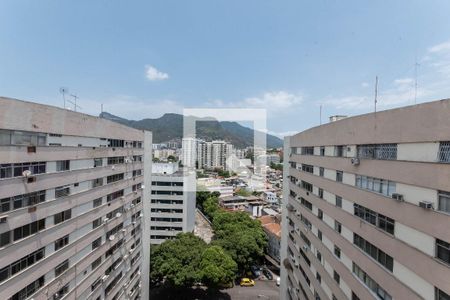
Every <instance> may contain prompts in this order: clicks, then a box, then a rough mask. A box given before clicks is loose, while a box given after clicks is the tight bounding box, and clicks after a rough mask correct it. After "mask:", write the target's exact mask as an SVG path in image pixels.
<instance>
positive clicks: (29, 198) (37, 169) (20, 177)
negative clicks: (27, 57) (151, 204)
mask: <svg viewBox="0 0 450 300" xmlns="http://www.w3.org/2000/svg"><path fill="white" fill-rule="evenodd" d="M151 149H152V136H151V133H150V132H145V131H141V130H136V129H132V128H129V127H126V126H124V125H120V124H118V123H114V122H111V121H108V120H104V119H100V118H97V117H93V116H89V115H86V114H81V113H76V112H72V111H69V110H65V109H61V108H56V107H51V106H46V105H40V104H35V103H30V102H24V101H18V100H13V99H8V98H0V298H1V299H10V300H23V299H35V300H38V299H63V298H64V299H133V300H134V299H140V298H141V297H143V298H144V297H148V294H147V292H148V291H145V293H142V292H141V286H142V287H143V289H144V290H147V289H145V287H148V286H149V275H148V274H149V263H148V259H143V258H146V257H149V255H150V254H149V252H150V251H149V247H148V246H147V245H149V244H150V239H149V233H148V237H147V236H146V235H143V234H142V231H144V233H145V228H146V227H145V226H144V224H145V223H146V220H145V217H143V215H144V216H149V214H147V213H146V214H144V209H145V210H146V208H144V206H145V205H144V203H145V201H144V200H145V199H146V198H147V199H149V198H150V197H149V196H150V187H151V178H150V173H151V171H150V170H151ZM144 157H145V159H144ZM144 174H145V175H146V176H144ZM144 186H147V187H148V189H144ZM147 224H148V223H147ZM143 245H145V247H143Z"/></svg>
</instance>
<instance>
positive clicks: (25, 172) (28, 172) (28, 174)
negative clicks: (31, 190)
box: [22, 170, 32, 177]
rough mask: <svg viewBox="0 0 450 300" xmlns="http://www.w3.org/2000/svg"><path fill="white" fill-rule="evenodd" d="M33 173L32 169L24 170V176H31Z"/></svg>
mask: <svg viewBox="0 0 450 300" xmlns="http://www.w3.org/2000/svg"><path fill="white" fill-rule="evenodd" d="M31 174H32V173H31V171H30V170H25V171H23V172H22V176H23V177H30V176H31Z"/></svg>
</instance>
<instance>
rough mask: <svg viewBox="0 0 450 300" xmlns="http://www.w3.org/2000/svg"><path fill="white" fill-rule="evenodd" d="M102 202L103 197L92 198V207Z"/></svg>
mask: <svg viewBox="0 0 450 300" xmlns="http://www.w3.org/2000/svg"><path fill="white" fill-rule="evenodd" d="M102 203H103V198H97V199H94V203H93V207H98V206H100V205H102Z"/></svg>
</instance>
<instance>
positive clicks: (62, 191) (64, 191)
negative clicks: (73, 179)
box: [55, 185, 70, 198]
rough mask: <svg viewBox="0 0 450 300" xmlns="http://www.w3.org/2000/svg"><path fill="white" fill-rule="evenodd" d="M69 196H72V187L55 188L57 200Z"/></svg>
mask: <svg viewBox="0 0 450 300" xmlns="http://www.w3.org/2000/svg"><path fill="white" fill-rule="evenodd" d="M68 195H70V187H69V186H68V185H66V186H59V187H57V188H55V198H60V197H65V196H68Z"/></svg>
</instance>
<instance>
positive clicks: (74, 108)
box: [67, 94, 82, 111]
mask: <svg viewBox="0 0 450 300" xmlns="http://www.w3.org/2000/svg"><path fill="white" fill-rule="evenodd" d="M70 96H71V97H72V98H73V99H74V101H70V100H69V99H67V102H69V103H71V104H73V110H74V111H77V108H79V109H82V108H81V106H79V105H78V104H77V99H79V98H80V97H78V96H77V95H76V94H75V95H74V94H70Z"/></svg>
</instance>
